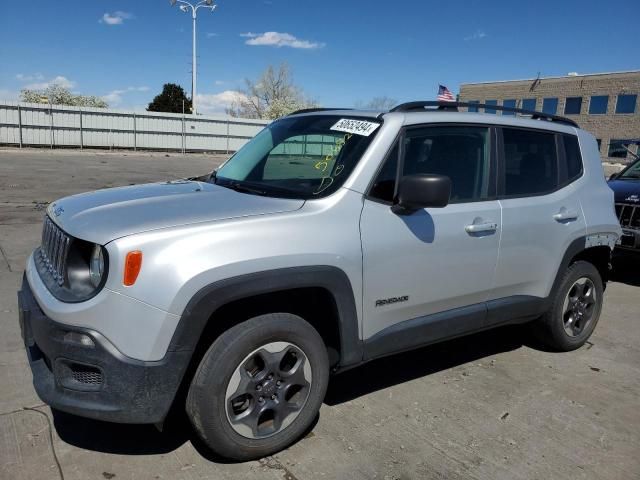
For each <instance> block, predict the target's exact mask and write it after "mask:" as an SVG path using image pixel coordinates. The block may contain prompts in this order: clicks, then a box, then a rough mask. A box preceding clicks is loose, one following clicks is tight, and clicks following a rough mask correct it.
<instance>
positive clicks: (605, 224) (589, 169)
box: [573, 129, 622, 238]
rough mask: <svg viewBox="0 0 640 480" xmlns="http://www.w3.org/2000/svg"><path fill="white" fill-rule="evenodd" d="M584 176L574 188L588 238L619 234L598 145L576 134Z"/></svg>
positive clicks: (581, 132)
mask: <svg viewBox="0 0 640 480" xmlns="http://www.w3.org/2000/svg"><path fill="white" fill-rule="evenodd" d="M577 134H578V141H579V143H580V150H581V152H582V161H583V164H584V175H583V176H582V177H581V178H580V179H578V180H577V181H576V182H575V183H574V184H573V185H574V187H575V188H576V190H577V193H578V196H579V198H580V204H581V206H582V213H583V215H584V218H585V221H586V227H587V229H586V233H587V235H593V234H614V235H615V236H616V238H617V237H619V236H620V235H621V233H622V230H621V228H620V224H619V222H618V217H617V216H616V213H615V206H614V195H613V190H611V188H609V186H608V185H607V181H606V179H605V174H604V169H603V167H602V160H601V159H600V151H599V149H598V143H597V142H596V139H595V137H594V136H593V135H591V134H590V133H588V132H586V131H584V130H580V129H578V130H577Z"/></svg>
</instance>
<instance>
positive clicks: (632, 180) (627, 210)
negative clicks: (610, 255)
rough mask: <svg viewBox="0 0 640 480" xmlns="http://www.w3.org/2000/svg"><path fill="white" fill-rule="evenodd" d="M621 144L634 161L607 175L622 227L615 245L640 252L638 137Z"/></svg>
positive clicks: (639, 142) (639, 161) (639, 157)
mask: <svg viewBox="0 0 640 480" xmlns="http://www.w3.org/2000/svg"><path fill="white" fill-rule="evenodd" d="M622 146H623V147H624V148H625V149H626V150H627V151H628V152H629V153H630V154H631V155H632V156H633V157H634V161H633V163H631V164H630V165H628V166H627V167H626V168H625V169H624V170H622V171H621V172H619V173H615V174H613V175H611V177H609V187H611V189H612V190H613V192H614V197H615V204H616V214H617V215H618V220H620V226H621V227H622V236H621V237H620V238H619V239H618V245H617V247H618V248H619V249H620V250H626V251H632V252H636V253H639V254H640V139H636V140H625V141H624V143H623V144H622ZM633 146H636V152H638V153H634V152H633V151H632V147H633Z"/></svg>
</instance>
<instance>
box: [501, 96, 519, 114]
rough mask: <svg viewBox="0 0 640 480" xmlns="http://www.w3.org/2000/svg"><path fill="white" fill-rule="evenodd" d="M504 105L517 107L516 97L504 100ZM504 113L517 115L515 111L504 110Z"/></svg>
mask: <svg viewBox="0 0 640 480" xmlns="http://www.w3.org/2000/svg"><path fill="white" fill-rule="evenodd" d="M502 106H504V107H507V108H516V100H515V99H509V100H504V101H503V102H502ZM502 115H515V113H514V112H506V111H503V112H502Z"/></svg>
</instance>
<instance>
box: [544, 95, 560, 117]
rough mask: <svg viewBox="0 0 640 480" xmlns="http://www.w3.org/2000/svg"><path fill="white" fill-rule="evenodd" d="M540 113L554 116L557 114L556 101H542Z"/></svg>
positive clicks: (549, 99) (546, 99) (554, 99)
mask: <svg viewBox="0 0 640 480" xmlns="http://www.w3.org/2000/svg"><path fill="white" fill-rule="evenodd" d="M542 112H543V113H548V114H549V115H555V114H556V113H557V112H558V99H557V98H545V99H543V100H542Z"/></svg>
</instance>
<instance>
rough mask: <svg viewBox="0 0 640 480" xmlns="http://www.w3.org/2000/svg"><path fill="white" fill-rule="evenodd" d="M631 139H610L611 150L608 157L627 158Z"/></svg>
mask: <svg viewBox="0 0 640 480" xmlns="http://www.w3.org/2000/svg"><path fill="white" fill-rule="evenodd" d="M630 142H631V140H620V139H613V138H612V139H611V140H610V141H609V152H608V155H607V156H608V157H613V158H627V153H628V150H627V148H625V146H626V147H628V146H629V144H630Z"/></svg>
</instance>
